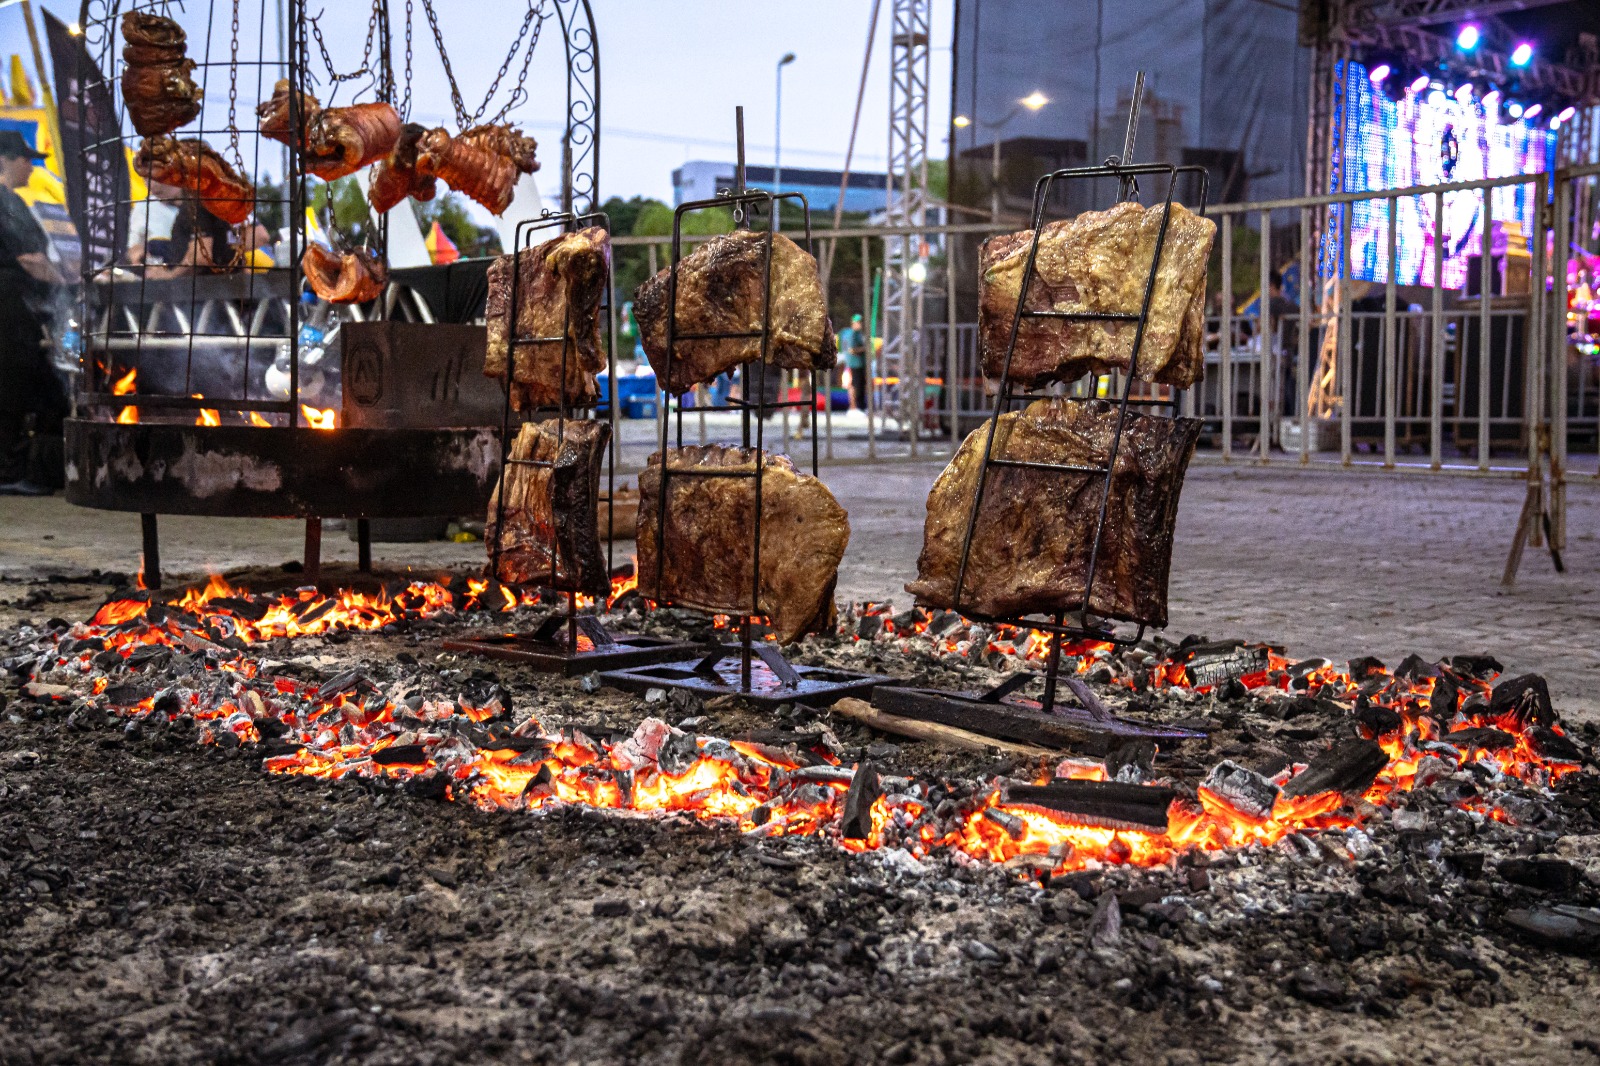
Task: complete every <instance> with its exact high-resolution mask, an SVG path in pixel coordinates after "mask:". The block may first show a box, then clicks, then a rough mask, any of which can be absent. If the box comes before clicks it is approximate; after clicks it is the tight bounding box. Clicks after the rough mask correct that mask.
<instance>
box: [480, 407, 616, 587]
mask: <svg viewBox="0 0 1600 1066" xmlns="http://www.w3.org/2000/svg"><path fill="white" fill-rule="evenodd" d="M610 440H611V427H610V425H608V424H607V423H605V422H594V421H578V420H572V419H568V420H565V421H560V420H553V421H549V422H540V423H538V424H533V423H528V424H526V425H524V426H523V427H522V431H521V432H520V433H518V434H517V439H516V440H515V441H513V442H512V444H511V452H510V458H512V459H527V460H533V461H535V462H538V463H541V464H544V465H541V466H528V465H525V464H522V463H508V464H507V466H506V469H505V471H504V472H503V473H502V475H501V478H500V484H499V485H497V486H496V487H495V491H494V495H493V496H491V497H490V499H489V520H488V527H487V528H486V530H485V532H484V538H485V542H486V543H488V544H491V545H492V544H493V543H494V537H495V531H496V528H497V525H498V519H499V505H500V493H501V492H502V491H503V492H505V493H506V513H505V539H504V540H503V541H502V542H501V548H500V572H499V573H498V574H496V575H495V576H496V577H498V578H499V579H500V580H501V581H503V582H506V583H508V584H516V585H533V584H537V585H543V586H545V587H547V588H556V589H560V590H561V591H563V592H587V593H591V594H593V595H596V596H603V595H605V594H607V593H608V592H610V591H611V577H610V575H609V574H608V573H607V572H606V560H605V555H604V554H603V553H602V552H601V551H600V529H599V522H598V519H597V513H598V506H599V499H600V466H601V463H602V461H603V460H604V458H605V454H606V445H607V443H609V441H610ZM552 562H553V564H554V576H553V578H552V573H551V569H552Z"/></svg>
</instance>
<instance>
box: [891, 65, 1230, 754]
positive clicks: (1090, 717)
mask: <svg viewBox="0 0 1600 1066" xmlns="http://www.w3.org/2000/svg"><path fill="white" fill-rule="evenodd" d="M1143 85H1144V75H1143V74H1142V73H1141V74H1140V75H1139V77H1138V80H1137V82H1136V83H1135V89H1134V97H1133V103H1132V105H1131V108H1130V111H1129V117H1128V135H1127V140H1126V142H1125V147H1124V149H1123V155H1122V157H1121V159H1128V158H1130V157H1131V156H1132V154H1133V141H1134V135H1135V132H1136V130H1137V126H1138V115H1139V101H1140V97H1141V96H1142V95H1143V93H1142V90H1143ZM1121 159H1118V158H1116V157H1113V158H1112V159H1109V160H1107V161H1106V163H1105V164H1104V165H1102V166H1097V167H1075V168H1068V169H1064V170H1057V171H1053V172H1051V173H1048V174H1045V175H1043V176H1042V177H1040V178H1039V180H1038V181H1037V182H1036V183H1035V184H1034V192H1033V212H1032V218H1031V225H1032V229H1033V239H1032V241H1031V242H1030V243H1029V246H1028V259H1027V264H1026V266H1025V267H1024V269H1023V275H1022V286H1021V289H1020V291H1019V293H1018V297H1017V308H1016V312H1015V314H1014V315H1013V316H1012V320H1011V333H1010V336H1009V338H1008V340H1007V343H1006V355H1005V362H1004V364H1003V365H1002V368H1001V374H1000V384H999V389H998V391H997V393H996V396H995V404H994V409H993V411H992V412H991V414H990V416H989V419H988V432H987V435H986V437H985V439H984V445H983V461H982V463H981V465H980V466H979V468H978V485H977V490H976V492H974V494H973V500H972V509H971V511H970V512H969V514H968V516H967V528H966V534H965V536H964V538H963V541H962V545H961V564H960V567H959V568H958V570H957V572H956V586H955V597H954V601H955V602H954V603H953V605H952V606H953V609H954V610H955V611H957V612H958V613H961V614H963V615H965V616H966V617H968V618H972V619H975V620H978V621H983V622H990V623H995V624H999V625H1008V626H1013V627H1015V628H1017V629H1030V628H1031V629H1037V630H1039V631H1041V632H1044V633H1049V634H1050V635H1051V637H1052V639H1051V641H1050V651H1049V656H1048V658H1047V660H1046V663H1045V675H1044V694H1043V698H1042V699H1041V700H1040V701H1038V702H1037V703H1035V702H1034V701H1032V700H1023V699H1012V698H1010V697H1012V696H1013V695H1014V694H1015V693H1017V692H1018V691H1020V690H1021V689H1022V688H1024V687H1025V686H1027V685H1028V684H1029V682H1031V681H1032V680H1033V677H1034V675H1033V674H1032V673H1031V672H1026V671H1024V672H1018V673H1017V674H1014V675H1012V676H1011V677H1009V678H1007V679H1006V680H1005V681H1004V682H1002V683H1001V684H1000V685H998V686H996V687H995V688H993V689H992V690H990V691H988V692H985V693H982V694H977V695H974V694H967V693H950V692H943V691H939V690H934V689H921V688H910V687H904V688H902V687H898V686H895V687H884V688H880V689H878V690H877V692H876V694H875V696H874V700H873V703H874V705H875V706H877V707H879V708H880V709H881V710H884V711H888V712H890V713H895V714H901V715H905V716H907V717H916V718H924V719H928V720H932V721H939V722H943V723H945V724H948V725H955V726H969V727H975V728H978V729H979V731H983V732H989V733H995V734H997V735H1001V736H1006V737H1007V738H1008V739H1015V740H1023V741H1029V742H1044V743H1056V744H1071V745H1074V746H1078V747H1086V748H1089V749H1091V750H1092V749H1096V748H1099V749H1104V748H1106V747H1109V746H1110V745H1111V744H1113V743H1115V742H1116V740H1118V739H1131V738H1135V737H1149V738H1166V739H1182V738H1186V737H1193V736H1196V735H1198V734H1195V733H1193V732H1190V731H1187V730H1181V729H1163V728H1152V727H1149V726H1145V725H1141V724H1137V723H1133V722H1129V721H1125V720H1123V719H1119V718H1117V717H1116V716H1115V715H1113V714H1112V713H1111V711H1110V710H1109V709H1108V708H1107V707H1106V706H1105V704H1104V703H1103V702H1101V700H1100V699H1099V698H1098V697H1097V696H1096V695H1095V694H1094V692H1093V690H1091V689H1090V688H1089V686H1088V685H1087V684H1086V683H1084V682H1083V681H1082V680H1080V679H1079V678H1077V677H1075V676H1068V677H1066V678H1062V677H1061V645H1062V642H1063V641H1067V640H1074V641H1079V640H1087V641H1098V642H1104V643H1109V644H1113V645H1116V646H1119V647H1127V646H1130V645H1133V644H1137V643H1138V642H1139V641H1140V640H1142V639H1144V635H1145V630H1146V624H1145V623H1143V622H1141V623H1139V628H1138V632H1137V633H1136V634H1135V635H1134V636H1132V637H1127V636H1119V635H1118V634H1117V633H1116V632H1115V631H1114V630H1113V629H1112V628H1111V626H1110V625H1109V624H1101V623H1098V622H1097V620H1095V619H1092V618H1091V616H1090V604H1091V602H1092V601H1093V599H1094V582H1095V576H1096V573H1097V571H1098V568H1099V559H1100V551H1101V547H1102V544H1103V541H1104V534H1105V525H1106V514H1107V511H1108V508H1109V504H1110V499H1111V479H1112V472H1113V471H1114V470H1115V469H1116V464H1117V455H1118V453H1119V451H1120V450H1121V447H1122V436H1123V431H1124V429H1125V428H1126V425H1127V418H1128V408H1129V407H1133V406H1143V407H1169V408H1173V409H1176V407H1177V399H1176V397H1175V396H1174V397H1173V398H1171V399H1166V400H1143V399H1134V398H1133V383H1134V380H1135V376H1136V375H1135V374H1134V373H1133V371H1134V369H1135V368H1136V367H1137V366H1138V364H1139V352H1140V349H1141V347H1142V345H1143V342H1144V336H1145V328H1146V325H1147V324H1148V322H1149V317H1150V305H1151V301H1152V299H1153V297H1154V295H1155V286H1156V278H1157V273H1158V270H1159V268H1160V265H1161V255H1162V252H1163V250H1164V248H1165V245H1166V237H1167V227H1168V223H1169V222H1170V220H1171V217H1172V202H1173V193H1174V191H1175V189H1176V186H1177V180H1178V175H1179V174H1185V173H1187V174H1194V175H1196V176H1197V177H1198V178H1199V182H1200V202H1199V206H1198V210H1197V214H1200V215H1204V214H1205V208H1206V195H1207V191H1208V184H1207V172H1206V170H1205V168H1204V167H1199V166H1176V165H1173V164H1170V163H1144V164H1124V163H1122V162H1121ZM1145 176H1164V177H1165V178H1166V188H1165V192H1164V199H1163V202H1162V215H1161V225H1160V228H1159V229H1158V231H1157V234H1156V242H1155V254H1154V256H1153V257H1152V259H1151V262H1150V269H1149V271H1148V273H1147V274H1146V277H1145V284H1144V292H1143V296H1142V297H1141V299H1140V303H1139V309H1138V310H1137V311H1114V312H1103V311H1086V312H1078V311H1055V310H1040V311H1032V310H1028V309H1027V308H1026V306H1025V305H1026V303H1027V297H1028V292H1029V287H1030V286H1031V285H1032V283H1033V281H1034V278H1035V274H1036V265H1037V260H1038V255H1039V240H1040V237H1041V234H1042V229H1043V225H1044V222H1045V217H1044V214H1045V205H1046V204H1047V203H1048V202H1049V197H1050V192H1051V188H1052V186H1053V185H1054V184H1055V183H1056V182H1058V181H1084V180H1088V181H1096V180H1099V179H1106V178H1112V179H1116V181H1117V182H1118V185H1119V188H1120V190H1121V199H1122V200H1124V201H1126V200H1131V199H1133V198H1134V197H1136V196H1137V195H1138V189H1139V185H1138V179H1139V178H1140V177H1145ZM1025 318H1033V319H1047V318H1053V319H1058V320H1064V321H1071V322H1131V323H1133V324H1134V335H1133V345H1132V348H1131V350H1130V352H1129V356H1128V372H1127V373H1125V374H1124V375H1123V377H1122V382H1121V386H1122V387H1121V394H1120V396H1119V397H1118V398H1117V426H1116V431H1115V433H1114V434H1113V435H1112V438H1111V447H1110V450H1109V453H1108V455H1107V458H1106V462H1105V464H1104V465H1092V466H1087V465H1075V464H1067V463H1041V462H1026V461H1022V460H1015V459H1005V458H996V457H995V456H994V454H993V450H994V440H995V435H996V432H997V431H998V429H999V425H1000V418H1001V416H1002V415H1004V414H1005V413H1006V412H1007V411H1009V410H1010V409H1011V407H1012V405H1013V404H1015V403H1018V402H1031V401H1033V400H1040V399H1050V398H1053V397H1050V396H1047V395H1045V394H1040V393H1029V392H1024V393H1018V392H1015V391H1014V388H1013V383H1012V381H1011V363H1012V358H1013V356H1014V355H1015V353H1016V347H1017V334H1018V332H1019V331H1020V329H1021V326H1022V321H1023V319H1025ZM1098 377H1100V376H1097V381H1098ZM1096 393H1097V394H1098V393H1099V390H1098V389H1097V390H1096ZM995 467H1010V468H1014V469H1029V470H1037V471H1041V472H1043V473H1048V474H1066V475H1074V474H1075V475H1088V476H1090V477H1099V478H1101V479H1102V480H1103V482H1104V486H1103V488H1102V491H1101V494H1100V508H1099V514H1098V517H1097V520H1096V522H1095V527H1094V537H1093V540H1092V543H1091V547H1090V550H1089V557H1088V563H1087V566H1086V573H1085V579H1084V584H1083V601H1082V602H1081V603H1078V604H1074V605H1071V606H1069V607H1067V608H1064V609H1062V610H1059V611H1056V612H1055V614H1054V617H1053V618H1052V619H1051V620H1050V621H1040V620H1037V619H1027V618H1024V617H1021V616H1011V617H1005V618H992V617H986V616H983V615H980V614H977V613H975V612H969V611H968V610H966V609H965V608H964V604H963V600H962V595H963V592H964V591H965V585H966V576H967V563H968V561H969V560H970V558H971V554H972V539H973V535H974V533H975V532H976V530H977V527H978V517H979V515H980V513H981V511H982V507H983V497H984V491H985V489H986V488H987V486H988V481H989V472H990V470H992V469H993V468H995ZM1073 614H1075V615H1076V618H1075V619H1074V620H1072V621H1069V619H1068V615H1073ZM1062 683H1065V685H1066V687H1067V688H1068V690H1069V691H1071V693H1072V695H1073V696H1074V698H1075V699H1076V700H1077V706H1073V705H1058V704H1057V701H1056V695H1057V690H1058V687H1059V686H1060V685H1061V684H1062ZM1002 708H1003V709H1004V712H1005V713H1004V714H1003V715H1002V714H996V713H995V712H997V711H1000V710H1002ZM979 723H982V724H981V725H980V724H979Z"/></svg>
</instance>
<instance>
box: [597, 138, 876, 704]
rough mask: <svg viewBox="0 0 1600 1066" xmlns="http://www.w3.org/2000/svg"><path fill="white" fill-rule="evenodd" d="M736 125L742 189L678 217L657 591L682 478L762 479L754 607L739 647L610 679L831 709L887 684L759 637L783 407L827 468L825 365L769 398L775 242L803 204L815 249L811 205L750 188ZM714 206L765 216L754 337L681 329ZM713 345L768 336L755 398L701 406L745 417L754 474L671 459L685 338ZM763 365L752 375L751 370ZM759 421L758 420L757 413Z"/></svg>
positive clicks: (794, 195)
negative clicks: (697, 225) (764, 546)
mask: <svg viewBox="0 0 1600 1066" xmlns="http://www.w3.org/2000/svg"><path fill="white" fill-rule="evenodd" d="M734 123H735V127H736V135H737V142H738V163H737V167H736V169H735V176H734V187H733V188H732V189H728V190H723V191H722V194H721V195H719V196H717V197H714V198H712V199H709V200H693V201H690V202H688V203H684V204H680V205H678V207H677V209H676V210H675V211H674V212H673V213H672V260H671V264H670V268H669V273H668V275H667V357H666V370H665V375H664V380H663V381H662V383H661V388H662V397H663V403H664V404H665V405H666V406H665V407H664V409H663V412H662V414H663V417H662V419H661V484H660V490H659V492H660V497H659V498H660V503H659V514H658V517H657V521H656V583H655V587H656V590H657V591H662V590H663V589H664V587H665V582H664V579H665V576H666V531H667V509H668V506H669V501H670V499H671V495H670V492H669V488H668V486H669V483H670V481H671V479H672V478H749V479H753V480H754V482H755V510H754V521H753V522H752V526H753V529H752V531H751V541H752V547H751V567H750V570H751V573H750V606H749V609H748V610H746V611H744V612H742V613H740V614H739V615H737V616H735V623H736V627H737V629H738V632H739V642H738V643H737V644H720V643H719V644H715V645H713V646H711V647H708V648H707V649H706V654H705V655H704V656H703V657H702V658H700V659H698V660H686V661H682V662H675V663H668V664H664V665H661V666H656V667H641V668H635V669H632V670H619V671H615V672H612V673H608V674H605V675H603V676H604V677H605V678H606V680H607V681H609V682H611V683H613V684H615V685H617V686H618V687H620V688H627V689H633V690H641V689H647V688H682V689H688V690H690V691H694V692H697V693H699V694H702V695H737V696H742V697H745V698H747V699H751V700H755V701H757V702H764V703H770V704H778V703H793V702H801V703H815V704H826V703H832V702H833V701H834V700H836V699H838V698H840V697H842V696H844V695H847V694H850V693H860V692H864V691H866V690H869V689H871V688H872V687H873V686H874V685H877V684H878V683H880V682H881V681H884V680H886V679H885V678H882V677H878V676H874V675H870V674H859V673H854V672H851V671H847V670H830V669H824V668H821V667H810V666H793V665H791V664H790V663H789V661H788V660H787V659H785V658H784V656H783V652H782V651H781V650H779V648H778V647H777V646H776V645H774V644H769V643H767V642H766V641H764V640H759V639H756V638H755V631H756V630H757V629H758V628H759V626H758V625H757V623H756V622H755V621H754V617H753V616H755V615H757V614H759V612H760V596H761V489H762V482H763V480H764V475H765V463H764V460H765V458H766V449H765V444H766V419H767V416H768V415H769V414H770V413H772V412H773V411H778V410H784V409H787V408H790V407H810V408H811V409H812V411H811V414H812V417H811V418H810V419H809V421H810V424H811V476H812V477H816V476H817V469H818V456H819V454H820V452H819V451H818V440H817V423H818V421H819V420H818V419H817V418H816V417H815V416H816V411H815V408H816V403H817V373H816V370H815V368H811V369H808V370H807V380H808V382H809V384H810V388H809V390H808V392H809V395H808V396H807V397H806V398H804V399H800V400H790V399H788V398H787V397H785V398H783V399H781V400H779V401H777V402H775V403H774V402H768V400H767V393H766V384H767V369H768V368H767V356H768V353H769V352H770V351H771V346H772V239H773V236H774V234H776V233H777V232H778V230H779V227H780V226H781V225H782V219H781V218H780V217H779V209H780V207H781V205H782V203H783V201H785V200H789V201H794V202H795V203H797V204H798V205H799V207H800V210H801V213H802V215H803V218H804V223H805V247H806V249H807V251H809V250H810V249H811V206H810V204H809V203H808V202H807V200H806V197H805V196H804V194H802V193H798V192H789V193H782V192H780V193H771V192H766V191H765V190H760V189H755V190H752V189H749V188H747V187H746V185H745V151H744V108H742V107H740V108H736V109H735V112H734ZM713 207H731V208H732V209H733V217H734V224H735V225H736V226H737V227H739V228H741V229H749V228H750V219H751V216H752V215H756V216H760V215H762V213H763V212H765V228H764V229H763V231H762V233H763V241H762V257H761V269H762V297H761V299H762V313H761V328H760V329H755V330H747V331H731V332H715V333H680V332H679V331H678V264H679V263H680V262H681V261H682V259H683V219H684V216H685V215H687V214H690V213H691V212H695V211H704V210H706V209H708V208H713ZM706 340H717V341H720V340H759V341H760V345H761V352H760V355H758V356H757V357H756V358H755V359H753V360H751V361H750V362H747V363H745V364H743V367H742V368H741V371H740V373H741V380H742V381H743V383H744V389H745V390H749V388H750V384H751V379H752V378H754V381H755V389H754V391H755V394H756V395H755V398H754V400H752V399H751V397H749V396H747V395H743V394H741V396H740V397H739V399H737V400H730V401H729V402H728V403H727V404H726V405H722V406H715V407H697V408H696V410H697V411H737V412H739V414H740V416H741V445H742V447H744V448H747V449H748V448H750V447H752V441H753V445H754V449H755V463H754V464H753V465H754V469H753V470H752V471H742V470H690V469H683V468H678V469H674V468H673V466H672V463H671V455H672V452H671V450H670V448H669V444H670V439H669V438H670V434H669V430H668V423H669V422H671V421H675V422H676V427H677V447H678V448H679V449H681V448H682V447H683V402H682V398H681V397H680V398H679V400H678V402H677V404H676V419H673V418H672V415H673V413H674V411H673V407H674V405H673V400H672V394H671V393H670V392H668V391H667V390H668V389H669V388H670V387H671V383H672V365H673V360H674V358H675V356H676V354H677V345H678V342H679V341H706ZM752 367H754V368H755V369H754V373H753V374H752V372H751V368H752ZM752 416H753V417H752ZM657 606H661V607H666V606H671V604H668V603H666V602H658V604H657ZM729 659H736V664H735V665H729V664H728V663H727V660H729Z"/></svg>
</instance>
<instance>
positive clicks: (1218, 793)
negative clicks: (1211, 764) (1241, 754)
mask: <svg viewBox="0 0 1600 1066" xmlns="http://www.w3.org/2000/svg"><path fill="white" fill-rule="evenodd" d="M1278 791H1279V790H1278V786H1277V785H1275V784H1273V783H1272V782H1271V781H1268V780H1267V779H1266V778H1265V777H1262V776H1261V775H1260V774H1258V773H1256V772H1255V771H1254V770H1247V769H1246V768H1244V767H1243V766H1240V765H1238V764H1237V763H1234V762H1230V761H1229V760H1227V759H1224V760H1223V761H1222V762H1220V763H1218V764H1217V765H1216V767H1215V768H1214V769H1213V770H1212V771H1211V773H1210V774H1209V775H1208V776H1207V777H1206V780H1205V783H1204V784H1202V785H1201V786H1200V801H1201V803H1202V804H1204V805H1205V806H1206V807H1207V809H1208V810H1209V809H1211V808H1212V806H1213V804H1220V805H1221V806H1222V807H1223V808H1225V809H1226V810H1227V811H1229V812H1231V813H1234V814H1237V815H1239V816H1240V817H1242V818H1245V819H1247V820H1249V821H1252V822H1258V823H1259V822H1264V821H1266V820H1267V819H1268V818H1270V817H1271V816H1272V808H1273V806H1274V805H1275V804H1276V803H1277V802H1278Z"/></svg>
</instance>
